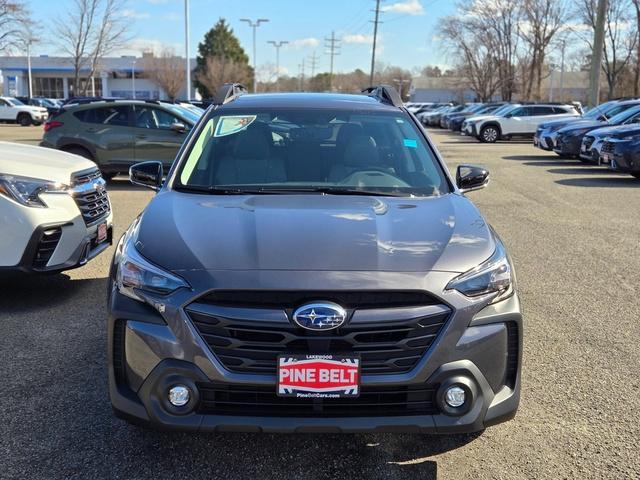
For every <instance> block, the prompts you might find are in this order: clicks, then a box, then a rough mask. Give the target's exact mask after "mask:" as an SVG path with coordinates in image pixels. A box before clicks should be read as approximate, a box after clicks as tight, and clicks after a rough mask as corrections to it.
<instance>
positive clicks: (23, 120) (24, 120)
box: [17, 113, 32, 127]
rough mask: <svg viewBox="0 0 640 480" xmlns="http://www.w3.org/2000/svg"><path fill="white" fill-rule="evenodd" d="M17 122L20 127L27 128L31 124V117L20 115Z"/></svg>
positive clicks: (24, 114) (25, 114)
mask: <svg viewBox="0 0 640 480" xmlns="http://www.w3.org/2000/svg"><path fill="white" fill-rule="evenodd" d="M17 120H18V123H19V124H20V126H22V127H28V126H29V125H31V123H32V120H31V115H29V114H28V113H21V114H20V115H18V119H17Z"/></svg>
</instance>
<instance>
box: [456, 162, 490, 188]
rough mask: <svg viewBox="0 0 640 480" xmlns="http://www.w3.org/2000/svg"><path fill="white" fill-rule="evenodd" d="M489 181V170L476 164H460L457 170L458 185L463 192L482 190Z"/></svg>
mask: <svg viewBox="0 0 640 480" xmlns="http://www.w3.org/2000/svg"><path fill="white" fill-rule="evenodd" d="M488 183H489V170H487V169H485V168H483V167H478V166H476V165H459V166H458V169H457V170H456V185H457V186H458V188H459V189H460V191H461V192H462V193H466V192H471V191H473V190H480V189H481V188H484V187H486V186H487V184H488Z"/></svg>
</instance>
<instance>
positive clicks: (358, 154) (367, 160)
mask: <svg viewBox="0 0 640 480" xmlns="http://www.w3.org/2000/svg"><path fill="white" fill-rule="evenodd" d="M343 161H344V164H345V165H349V166H352V167H362V166H375V165H377V164H379V163H380V154H379V153H378V149H377V147H376V142H375V140H374V139H373V138H371V137H370V136H368V135H358V136H355V137H353V138H351V139H350V140H349V142H348V143H347V147H346V149H345V151H344V159H343Z"/></svg>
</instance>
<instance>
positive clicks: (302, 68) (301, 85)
mask: <svg viewBox="0 0 640 480" xmlns="http://www.w3.org/2000/svg"><path fill="white" fill-rule="evenodd" d="M305 60H306V58H303V59H302V63H299V64H298V68H299V69H300V91H301V92H304V67H305V65H304V63H305Z"/></svg>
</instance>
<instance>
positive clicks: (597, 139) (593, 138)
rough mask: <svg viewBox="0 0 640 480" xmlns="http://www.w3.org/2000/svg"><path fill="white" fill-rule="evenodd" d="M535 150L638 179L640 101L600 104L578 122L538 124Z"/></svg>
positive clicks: (534, 142) (534, 140)
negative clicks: (599, 166)
mask: <svg viewBox="0 0 640 480" xmlns="http://www.w3.org/2000/svg"><path fill="white" fill-rule="evenodd" d="M533 144H534V146H535V147H537V148H540V149H542V150H547V151H553V152H555V153H556V154H558V155H559V156H560V157H562V158H576V159H580V160H581V161H582V162H584V163H590V164H597V165H607V166H608V167H609V168H610V169H612V170H616V171H620V172H625V173H629V174H631V175H633V176H634V177H636V178H640V99H634V100H612V101H610V102H606V103H603V104H601V105H599V106H597V107H595V108H593V109H591V110H590V111H589V112H587V113H586V114H585V115H584V116H583V117H581V118H580V119H574V120H572V121H565V122H548V123H543V124H541V125H540V126H539V127H538V129H537V131H536V135H535V136H534V138H533Z"/></svg>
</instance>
